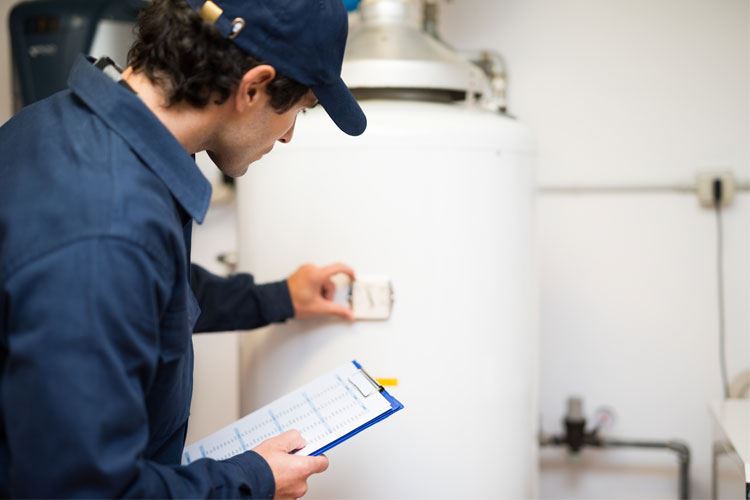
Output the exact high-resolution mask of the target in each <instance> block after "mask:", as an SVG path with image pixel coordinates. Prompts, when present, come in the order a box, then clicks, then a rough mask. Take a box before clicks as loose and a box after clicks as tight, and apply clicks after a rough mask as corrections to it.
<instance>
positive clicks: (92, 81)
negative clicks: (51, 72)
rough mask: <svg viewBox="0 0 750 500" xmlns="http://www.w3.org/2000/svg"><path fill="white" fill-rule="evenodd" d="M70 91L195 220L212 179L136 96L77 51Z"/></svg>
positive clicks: (199, 218)
mask: <svg viewBox="0 0 750 500" xmlns="http://www.w3.org/2000/svg"><path fill="white" fill-rule="evenodd" d="M68 85H69V86H70V89H71V91H72V92H73V93H74V94H75V95H77V96H78V97H79V98H80V99H81V100H82V101H83V102H84V103H85V104H86V105H87V106H88V107H89V108H91V110H92V111H93V112H94V113H95V114H96V115H97V116H98V117H99V118H101V119H102V121H103V122H104V123H106V124H107V126H108V127H109V128H111V129H112V130H114V131H115V133H117V134H118V135H119V136H120V137H122V138H123V140H125V142H127V143H128V145H130V147H131V148H132V150H133V152H134V153H135V154H136V155H137V156H138V157H139V158H141V160H142V161H143V162H144V163H145V164H146V165H147V166H148V167H149V168H150V169H151V170H152V171H153V172H154V173H155V174H156V176H157V177H159V179H161V181H162V182H164V184H166V186H167V188H168V189H169V191H170V192H171V193H172V196H174V197H175V199H176V200H177V201H178V203H179V204H180V205H181V206H182V207H183V208H184V209H185V211H186V212H187V213H188V214H189V215H190V216H191V217H192V218H193V219H195V220H196V221H198V223H202V222H203V219H204V218H205V216H206V212H207V211H208V205H209V203H210V201H211V184H210V183H209V182H208V180H206V178H205V177H204V176H203V174H202V173H201V171H200V169H199V168H198V165H196V163H195V160H194V159H193V158H192V157H191V156H190V155H189V154H188V153H187V151H185V149H184V148H183V147H182V145H181V144H180V143H179V142H177V139H176V138H175V137H174V136H173V135H172V133H171V132H169V130H167V128H166V127H165V126H164V125H163V124H162V123H161V122H160V121H159V119H158V118H156V116H155V115H154V114H153V113H152V112H151V110H149V109H148V108H147V107H146V105H145V104H144V103H143V101H141V99H139V98H138V96H137V95H135V94H133V93H132V92H130V91H128V90H127V89H126V88H125V87H123V86H122V85H118V84H117V83H115V82H114V80H112V78H110V77H109V76H107V75H105V74H104V73H103V72H102V71H101V70H99V69H97V68H96V67H94V66H93V65H92V64H91V63H90V62H89V61H88V60H87V59H86V58H85V57H83V56H79V57H78V59H77V60H76V62H75V65H74V66H73V69H72V71H71V73H70V78H69V80H68Z"/></svg>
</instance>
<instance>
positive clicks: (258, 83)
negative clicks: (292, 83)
mask: <svg viewBox="0 0 750 500" xmlns="http://www.w3.org/2000/svg"><path fill="white" fill-rule="evenodd" d="M274 78H276V69H275V68H274V67H273V66H269V65H268V64H261V65H260V66H256V67H254V68H252V69H250V70H248V71H247V73H245V74H244V75H243V76H242V80H240V83H239V85H238V86H237V92H236V94H235V95H234V106H235V109H236V110H237V111H239V112H242V111H244V110H245V109H247V108H249V107H251V106H255V105H258V104H259V103H261V104H262V103H264V102H265V100H266V99H268V93H267V92H266V87H268V84H269V83H271V82H272V81H273V79H274Z"/></svg>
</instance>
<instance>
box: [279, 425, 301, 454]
mask: <svg viewBox="0 0 750 500" xmlns="http://www.w3.org/2000/svg"><path fill="white" fill-rule="evenodd" d="M277 439H278V440H279V445H280V446H281V449H282V451H285V452H287V453H291V452H293V451H297V450H301V449H302V448H304V447H305V445H306V444H307V443H305V439H304V438H303V437H302V434H300V433H299V431H296V430H291V431H286V432H284V433H283V434H279V436H278V437H277Z"/></svg>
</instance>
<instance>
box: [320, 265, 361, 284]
mask: <svg viewBox="0 0 750 500" xmlns="http://www.w3.org/2000/svg"><path fill="white" fill-rule="evenodd" d="M321 272H322V273H323V277H324V278H325V279H330V277H331V276H333V275H334V274H339V273H344V274H346V275H347V276H349V277H350V278H351V279H352V281H353V280H355V279H356V277H355V276H354V269H352V268H351V267H349V266H347V265H346V264H342V263H341V262H337V263H336V264H331V265H330V266H326V267H324V268H322V269H321Z"/></svg>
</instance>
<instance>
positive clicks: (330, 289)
mask: <svg viewBox="0 0 750 500" xmlns="http://www.w3.org/2000/svg"><path fill="white" fill-rule="evenodd" d="M335 294H336V285H334V284H333V281H331V280H327V281H325V282H323V298H324V299H326V300H333V297H334V295H335Z"/></svg>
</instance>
